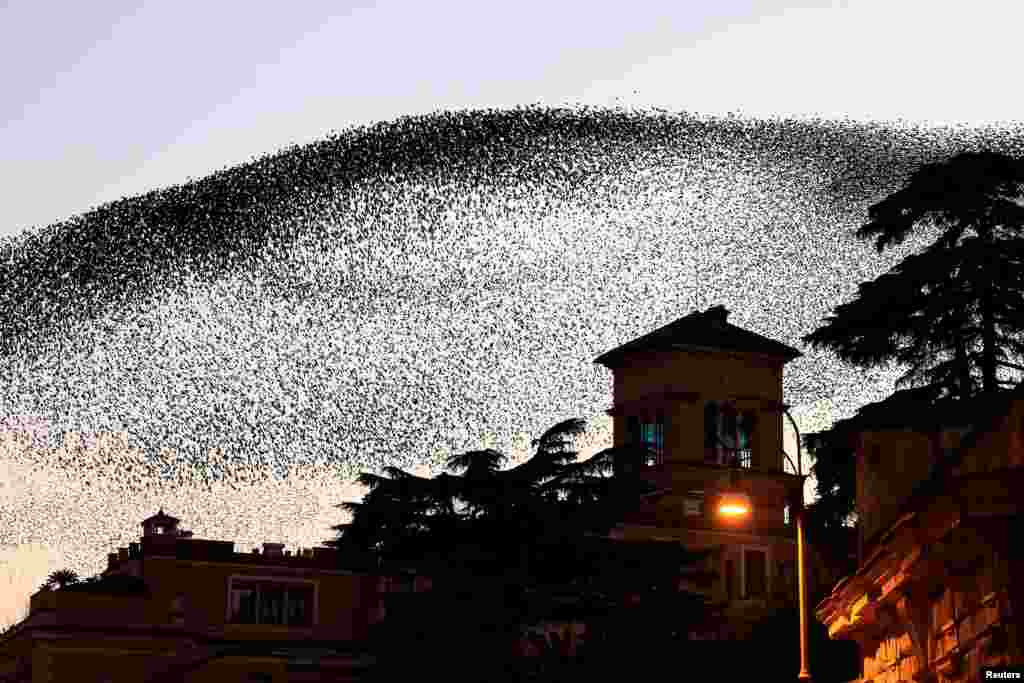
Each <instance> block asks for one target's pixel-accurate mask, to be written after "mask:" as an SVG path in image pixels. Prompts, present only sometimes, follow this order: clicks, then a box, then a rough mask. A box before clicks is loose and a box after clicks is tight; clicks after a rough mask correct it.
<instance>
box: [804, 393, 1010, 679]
mask: <svg viewBox="0 0 1024 683" xmlns="http://www.w3.org/2000/svg"><path fill="white" fill-rule="evenodd" d="M980 429H981V431H980V432H979V434H978V438H977V439H972V441H973V443H972V445H971V446H970V447H969V448H968V449H967V450H966V451H965V452H964V453H963V454H962V458H961V459H960V460H959V462H957V463H951V464H950V469H949V470H947V471H945V475H944V476H946V477H947V478H946V479H945V481H944V482H943V488H942V489H936V490H935V492H934V493H933V494H932V495H931V496H929V497H928V498H927V499H923V498H922V499H920V502H919V505H917V506H915V509H914V511H913V516H908V517H907V518H906V519H904V520H903V521H902V522H901V523H900V524H899V525H895V522H896V520H895V519H894V517H895V514H896V513H895V512H894V509H895V508H894V506H893V505H892V504H887V501H886V500H885V498H886V497H887V496H892V497H895V498H897V502H900V503H902V502H905V500H906V496H907V494H908V493H909V490H910V489H912V487H913V484H914V483H916V481H919V480H920V479H921V475H920V472H921V470H922V469H924V470H926V469H927V468H926V467H925V466H924V465H923V464H922V462H923V461H926V460H927V458H926V455H927V454H928V453H929V449H930V454H931V456H932V457H933V458H935V457H938V456H939V455H941V454H943V453H951V452H952V449H954V448H955V447H956V446H957V445H958V444H959V443H960V440H961V437H962V434H963V431H962V430H947V431H946V432H945V433H943V434H932V435H927V434H918V435H908V434H907V433H889V434H881V435H879V434H874V435H865V438H864V439H863V444H862V447H861V448H860V449H859V450H858V477H857V478H858V490H857V496H858V509H863V510H864V511H865V514H866V515H867V517H868V518H867V519H866V520H865V519H864V518H863V517H862V523H867V525H868V533H869V534H873V533H877V532H878V531H879V530H888V531H889V533H887V534H886V536H885V539H884V540H885V547H884V552H882V553H880V554H877V555H875V556H874V557H873V558H872V560H871V562H872V563H871V564H870V565H865V564H863V562H865V558H863V557H862V565H861V567H860V569H859V572H858V574H856V575H855V576H854V577H851V579H850V581H849V582H847V583H846V584H845V585H843V586H841V587H840V588H838V589H837V590H836V592H834V593H833V595H831V596H829V598H827V599H826V600H825V601H824V602H823V603H822V605H821V606H820V607H819V612H818V613H819V615H820V616H821V618H823V619H824V620H825V621H826V623H827V624H828V625H829V631H830V633H831V634H833V635H832V637H838V638H852V639H854V640H856V641H858V643H859V644H860V646H861V654H862V656H863V677H862V679H860V680H863V681H893V682H895V681H911V680H914V678H913V676H914V675H915V673H916V672H918V671H920V670H926V671H928V672H931V673H937V674H939V675H940V677H939V679H938V680H941V681H947V682H950V683H966V682H967V681H975V680H980V674H979V670H980V668H981V667H983V666H1005V665H1010V664H1018V665H1019V663H1020V662H1021V661H1024V634H1022V620H1021V617H1020V615H1021V614H1024V609H1021V606H1022V605H1024V590H1022V586H1021V580H1020V577H1022V576H1024V552H1022V551H1021V550H1020V541H1019V539H1020V538H1021V533H1022V529H1021V526H1020V516H1019V492H1020V490H1021V487H1022V486H1024V438H1022V435H1024V402H1021V401H1017V402H1015V403H1014V404H1013V405H1012V406H1011V408H1010V411H1009V414H1008V416H1006V417H1004V418H1001V419H998V420H995V424H994V426H992V425H988V424H985V425H983V426H982V427H981V428H980ZM872 445H874V446H875V447H876V448H877V449H878V450H881V453H878V456H879V457H872V455H873V454H872V452H871V450H870V449H871V447H872ZM886 449H888V450H886ZM908 453H909V455H910V457H909V458H906V459H905V460H901V458H900V457H899V456H906V455H907V454H908ZM893 454H895V456H896V457H894V456H893ZM900 462H906V463H908V464H909V466H910V471H909V472H901V471H899V465H898V464H899V463H900ZM886 477H890V478H892V480H893V481H891V482H890V481H886V480H885V479H886ZM866 550H867V551H870V550H874V549H873V548H870V547H869V548H866Z"/></svg>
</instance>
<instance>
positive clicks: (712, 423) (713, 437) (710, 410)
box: [704, 403, 718, 448]
mask: <svg viewBox="0 0 1024 683" xmlns="http://www.w3.org/2000/svg"><path fill="white" fill-rule="evenodd" d="M717 446H718V406H717V405H716V404H714V403H708V404H707V405H705V406H704V447H705V448H715V447H717Z"/></svg>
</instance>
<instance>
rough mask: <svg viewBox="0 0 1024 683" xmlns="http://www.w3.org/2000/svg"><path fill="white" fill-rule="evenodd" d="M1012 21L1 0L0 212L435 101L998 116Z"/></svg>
mask: <svg viewBox="0 0 1024 683" xmlns="http://www.w3.org/2000/svg"><path fill="white" fill-rule="evenodd" d="M1021 25H1024V6H1022V5H1021V4H1020V3H1016V2H988V1H984V0H982V1H975V2H970V3H964V2H957V1H949V2H942V1H918V0H899V1H896V2H894V1H892V0H873V1H857V0H851V1H850V2H838V1H833V2H828V1H824V0H817V1H816V0H804V1H803V2H782V1H779V0H763V1H748V2H741V1H739V0H721V1H716V2H708V1H700V2H643V1H636V2H629V3H623V2H595V1H593V0H591V1H586V2H584V1H580V2H577V1H559V2H551V1H549V0H545V1H544V2H540V1H537V0H524V1H522V2H515V3H504V2H502V3H497V2H481V1H479V0H476V1H466V2H452V1H450V0H436V1H433V2H413V1H403V2H377V3H373V2H362V3H351V2H330V3H328V2H294V3H254V2H239V1H234V0H219V1H218V2H212V3H210V2H192V1H185V2H147V3H144V2H128V1H126V0H103V2H94V3H80V2H52V1H50V0H8V1H7V2H6V3H5V4H4V5H3V7H2V8H0V64H3V66H2V67H0V69H2V73H3V79H2V81H3V96H2V97H0V182H2V183H3V186H4V187H5V188H7V192H5V193H4V201H3V202H2V203H0V234H9V233H12V232H16V231H20V230H22V229H24V228H27V227H30V226H33V225H44V224H48V223H51V222H54V221H56V220H60V219H63V218H67V217H68V216H70V215H73V214H76V213H80V212H84V211H86V210H88V209H90V208H92V207H94V206H97V205H99V204H101V203H103V202H107V201H111V200H114V199H118V198H120V197H123V196H130V195H134V194H139V193H142V192H146V191H148V190H151V189H154V188H159V187H164V186H167V185H173V184H178V183H181V182H184V181H185V180H186V179H187V178H189V177H192V178H198V177H201V176H204V175H206V174H208V173H209V172H211V171H214V170H217V169H221V168H224V167H226V166H230V165H234V164H237V163H240V162H243V161H246V160H248V159H251V158H253V157H255V156H258V155H262V154H266V153H270V152H274V151H276V150H279V149H281V148H282V147H285V146H287V145H290V144H296V143H305V142H310V141H312V140H316V139H319V138H322V137H324V136H325V135H326V134H327V133H328V132H329V131H331V130H340V129H343V128H346V127H348V126H351V125H353V124H365V123H371V122H375V121H382V120H390V119H394V118H395V117H398V116H401V115H404V114H418V113H427V112H432V111H435V110H438V109H452V108H466V107H469V108H478V107H480V108H490V107H508V106H513V105H519V104H532V103H538V102H539V103H543V104H549V105H559V104H574V103H587V104H594V105H614V104H617V103H621V104H625V105H639V106H662V107H667V108H669V109H670V110H673V111H677V110H683V109H685V110H687V111H689V112H693V113H706V114H722V113H725V112H744V113H747V114H750V115H755V116H770V115H776V114H784V115H820V116H825V117H851V118H854V119H862V120H879V119H907V120H915V121H941V122H955V121H962V122H968V123H979V122H992V121H1011V120H1015V119H1017V118H1019V112H1020V107H1019V104H1020V95H1019V88H1018V87H1017V82H1018V80H1019V75H1018V69H1017V64H1018V61H1019V60H1018V55H1017V54H1016V48H1015V47H1014V46H1015V45H1016V44H1017V38H1018V36H1017V32H1018V30H1019V27H1020V26H1021Z"/></svg>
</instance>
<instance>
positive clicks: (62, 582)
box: [41, 569, 79, 590]
mask: <svg viewBox="0 0 1024 683" xmlns="http://www.w3.org/2000/svg"><path fill="white" fill-rule="evenodd" d="M78 581H79V578H78V574H77V573H76V572H74V571H72V570H70V569H58V570H57V571H55V572H53V573H52V574H50V575H49V576H48V577H46V583H44V584H43V585H42V587H41V588H42V589H44V590H53V589H54V586H56V587H57V589H58V590H60V589H62V588H64V587H66V586H70V585H71V584H75V583H78Z"/></svg>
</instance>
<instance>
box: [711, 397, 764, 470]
mask: <svg viewBox="0 0 1024 683" xmlns="http://www.w3.org/2000/svg"><path fill="white" fill-rule="evenodd" d="M756 421H757V420H756V415H755V414H754V413H752V412H745V413H743V414H739V413H738V412H737V411H736V409H735V407H734V406H732V405H730V404H728V403H718V402H715V401H709V402H708V403H707V404H705V406H704V449H705V450H704V452H705V458H706V460H708V461H709V462H713V463H715V464H719V465H732V466H734V467H744V468H749V467H751V466H752V465H753V462H752V455H753V441H754V430H755V428H756Z"/></svg>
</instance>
